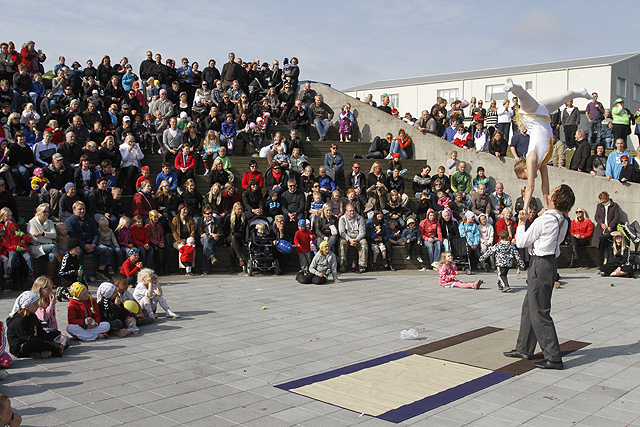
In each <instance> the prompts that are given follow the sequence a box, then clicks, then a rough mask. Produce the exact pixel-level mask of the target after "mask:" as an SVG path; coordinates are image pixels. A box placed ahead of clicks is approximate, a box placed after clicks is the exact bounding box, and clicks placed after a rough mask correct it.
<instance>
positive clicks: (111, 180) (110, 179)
mask: <svg viewBox="0 0 640 427" xmlns="http://www.w3.org/2000/svg"><path fill="white" fill-rule="evenodd" d="M93 175H94V179H95V180H96V181H97V180H98V178H100V177H102V176H103V175H102V169H96V171H95V172H94V173H93ZM104 178H105V179H106V180H107V189H108V190H111V189H112V188H113V187H117V185H116V174H115V172H114V173H112V174H111V175H104ZM96 186H97V184H96ZM76 187H77V184H76Z"/></svg>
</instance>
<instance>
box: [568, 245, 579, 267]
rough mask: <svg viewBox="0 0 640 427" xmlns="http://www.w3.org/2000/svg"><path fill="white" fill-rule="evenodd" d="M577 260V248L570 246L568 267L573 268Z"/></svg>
mask: <svg viewBox="0 0 640 427" xmlns="http://www.w3.org/2000/svg"><path fill="white" fill-rule="evenodd" d="M577 260H578V248H577V247H575V246H573V247H571V262H570V263H569V268H574V267H575V266H576V261H577Z"/></svg>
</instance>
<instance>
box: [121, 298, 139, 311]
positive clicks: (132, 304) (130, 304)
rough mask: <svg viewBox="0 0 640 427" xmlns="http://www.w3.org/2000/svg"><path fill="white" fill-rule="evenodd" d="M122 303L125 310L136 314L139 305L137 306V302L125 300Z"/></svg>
mask: <svg viewBox="0 0 640 427" xmlns="http://www.w3.org/2000/svg"><path fill="white" fill-rule="evenodd" d="M123 305H124V308H126V309H127V310H129V311H130V312H132V313H133V314H138V311H139V310H140V307H139V306H138V303H136V302H135V301H133V300H127V301H125V302H124V304H123Z"/></svg>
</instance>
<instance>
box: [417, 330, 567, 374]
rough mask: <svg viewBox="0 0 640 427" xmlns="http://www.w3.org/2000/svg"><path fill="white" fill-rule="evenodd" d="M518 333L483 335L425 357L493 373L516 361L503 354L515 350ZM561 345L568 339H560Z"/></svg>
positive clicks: (500, 332)
mask: <svg viewBox="0 0 640 427" xmlns="http://www.w3.org/2000/svg"><path fill="white" fill-rule="evenodd" d="M517 338H518V331H510V330H507V329H503V330H501V331H498V332H494V333H492V334H488V335H483V336H481V337H477V338H474V339H471V340H469V341H465V342H462V343H460V344H456V345H452V346H450V347H446V348H443V349H441V350H436V351H433V352H430V353H427V354H426V355H425V356H429V357H435V358H437V359H442V360H450V361H452V362H457V363H464V364H465V365H471V366H478V367H481V368H485V369H491V370H492V371H495V370H498V369H500V368H502V367H503V366H505V365H507V364H509V363H512V362H513V361H514V360H513V359H510V358H508V357H505V356H503V355H502V352H504V351H509V350H511V349H514V348H515V345H516V339H517ZM559 341H560V344H562V343H564V342H566V341H567V340H566V339H563V338H559ZM538 352H540V346H536V351H535V353H538Z"/></svg>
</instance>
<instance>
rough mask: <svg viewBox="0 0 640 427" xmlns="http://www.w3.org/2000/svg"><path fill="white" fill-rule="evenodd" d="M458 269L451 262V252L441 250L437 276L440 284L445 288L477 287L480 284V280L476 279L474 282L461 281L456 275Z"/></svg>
mask: <svg viewBox="0 0 640 427" xmlns="http://www.w3.org/2000/svg"><path fill="white" fill-rule="evenodd" d="M457 274H458V269H457V268H456V265H455V264H454V263H453V255H451V252H442V256H441V257H440V266H439V267H438V278H439V279H440V286H443V287H445V288H453V287H454V286H455V287H457V288H472V289H479V288H480V285H481V284H482V280H479V279H478V280H476V281H475V282H463V281H462V280H460V279H458V277H457Z"/></svg>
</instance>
